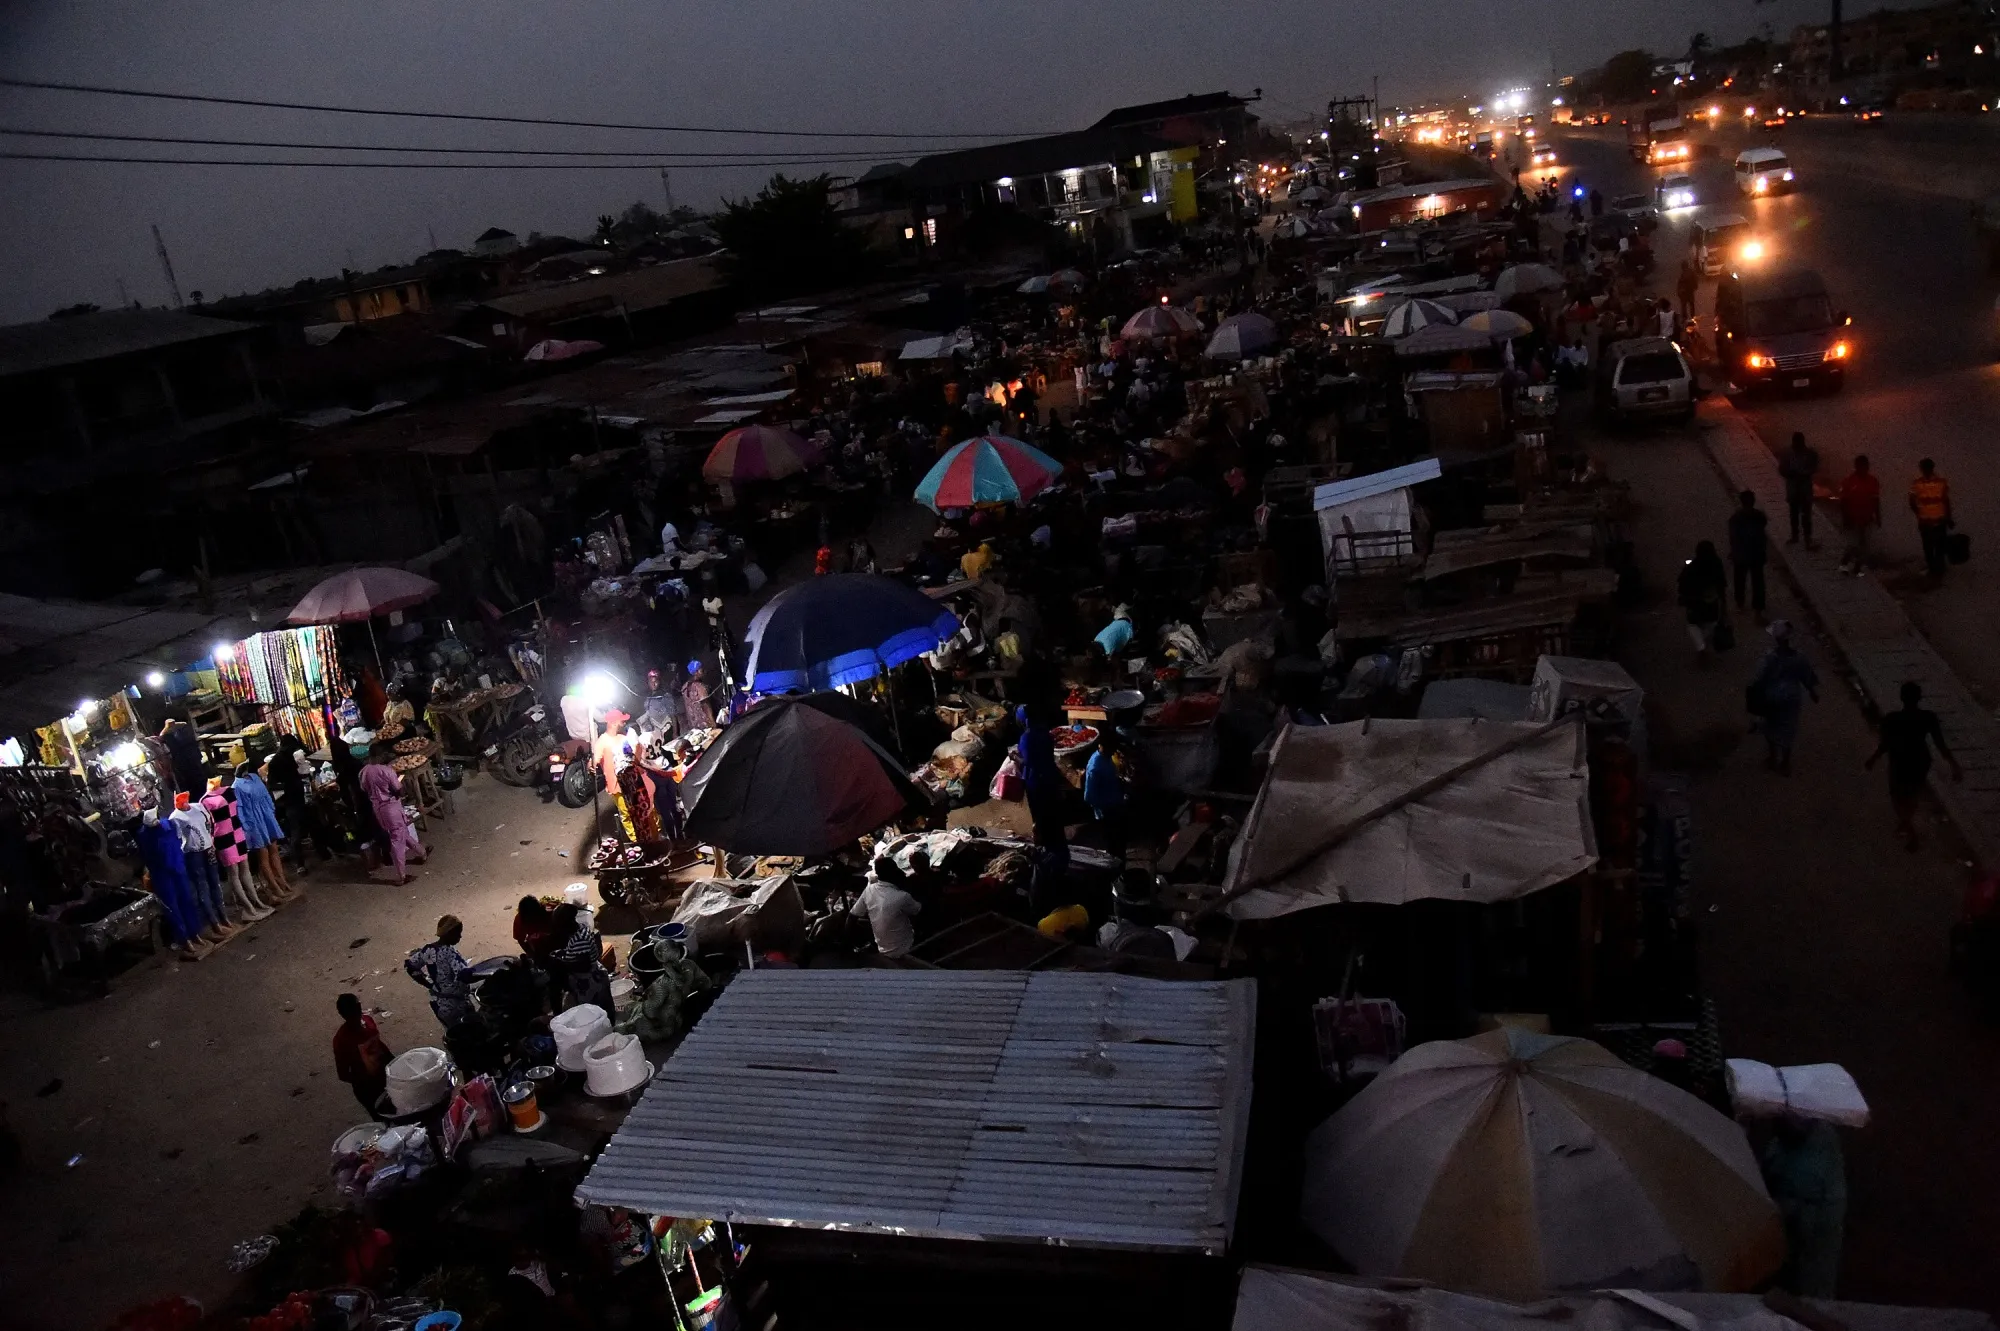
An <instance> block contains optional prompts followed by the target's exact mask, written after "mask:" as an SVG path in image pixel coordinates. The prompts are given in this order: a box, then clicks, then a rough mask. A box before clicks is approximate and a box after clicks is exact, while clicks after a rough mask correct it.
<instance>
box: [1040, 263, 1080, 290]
mask: <svg viewBox="0 0 2000 1331" xmlns="http://www.w3.org/2000/svg"><path fill="white" fill-rule="evenodd" d="M1089 283H1090V279H1089V278H1087V277H1085V276H1084V275H1083V274H1082V273H1080V272H1078V271H1077V270H1076V269H1074V268H1058V269H1056V270H1055V271H1054V272H1053V273H1050V274H1049V285H1050V286H1052V287H1066V288H1068V289H1069V290H1071V291H1075V290H1078V289H1080V288H1082V287H1085V286H1088V285H1089Z"/></svg>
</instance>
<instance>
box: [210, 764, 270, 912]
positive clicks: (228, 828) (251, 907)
mask: <svg viewBox="0 0 2000 1331" xmlns="http://www.w3.org/2000/svg"><path fill="white" fill-rule="evenodd" d="M201 807H202V808H203V810H205V811H206V812H207V814H208V817H209V826H210V828H211V832H212V835H213V837H214V850H215V863H216V865H217V867H218V868H219V869H220V870H221V873H222V877H223V880H224V881H225V882H226V883H227V884H228V886H229V890H230V891H231V892H232V893H234V894H235V897H236V902H237V904H238V905H239V906H241V907H242V909H243V913H244V914H245V915H247V916H249V917H250V918H251V919H253V920H261V919H263V918H264V917H265V916H267V915H269V914H270V913H271V907H269V906H267V905H265V904H264V902H263V900H262V899H261V898H259V897H258V895H257V889H256V886H255V884H254V883H253V882H252V881H251V878H250V862H249V857H248V855H247V854H246V852H245V851H244V848H243V829H242V828H241V827H239V826H237V823H236V793H235V790H234V789H233V788H232V787H230V786H225V785H223V784H222V778H221V777H219V776H218V777H211V778H210V779H209V782H208V793H207V794H206V795H204V796H202V797H201Z"/></svg>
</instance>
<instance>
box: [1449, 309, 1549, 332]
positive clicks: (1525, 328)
mask: <svg viewBox="0 0 2000 1331" xmlns="http://www.w3.org/2000/svg"><path fill="white" fill-rule="evenodd" d="M1458 326H1459V327H1460V328H1469V329H1471V330H1472V331H1474V332H1476V333H1486V334H1488V335H1490V336H1492V337H1496V338H1500V337H1507V338H1514V337H1520V336H1522V335H1523V334H1526V333H1532V332H1534V331H1535V326H1534V325H1533V324H1531V323H1529V322H1528V321H1527V320H1526V319H1524V318H1522V317H1521V316H1520V315H1518V314H1516V313H1514V311H1512V310H1480V311H1478V312H1477V313H1475V314H1468V315H1466V316H1465V318H1463V319H1461V320H1460V321H1459V324H1458Z"/></svg>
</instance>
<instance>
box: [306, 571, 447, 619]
mask: <svg viewBox="0 0 2000 1331" xmlns="http://www.w3.org/2000/svg"><path fill="white" fill-rule="evenodd" d="M437 594H438V585H437V584H436V583H435V582H432V581H431V580H430V579H429V578H425V577H420V576H418V575H417V574H415V573H407V572H405V571H403V570H402V569H399V568H351V569H349V570H347V572H345V573H336V574H334V575H333V576H332V577H330V578H328V579H327V580H326V581H325V582H322V583H320V584H319V585H318V586H316V587H314V588H313V589H312V590H311V591H309V592H307V593H306V594H305V596H304V597H302V598H301V599H300V601H299V603H298V604H297V605H295V606H293V607H292V613H291V614H290V615H288V616H287V617H286V618H287V620H288V622H290V623H293V624H354V623H359V622H361V621H363V620H367V619H373V618H374V617H375V616H376V615H386V614H388V613H389V612H390V611H392V610H407V609H409V608H410V607H411V606H413V605H420V604H422V603H423V602H425V601H428V600H430V599H431V597H433V596H436V595H437Z"/></svg>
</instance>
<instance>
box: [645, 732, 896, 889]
mask: <svg viewBox="0 0 2000 1331" xmlns="http://www.w3.org/2000/svg"><path fill="white" fill-rule="evenodd" d="M680 797H681V803H682V804H683V805H684V806H685V807H686V809H687V834H688V835H689V836H690V837H693V838H695V839H697V840H700V841H706V842H708V843H709V844H711V845H716V846H720V847H722V848H723V849H724V850H728V851H734V852H737V853H739V854H745V855H824V854H827V853H828V852H830V851H834V850H838V849H840V848H841V847H842V846H845V845H847V844H848V843H849V842H851V841H853V840H854V839H855V838H856V837H859V836H862V835H865V834H866V833H869V832H873V831H874V830H876V829H877V828H879V827H881V826H882V824H884V823H886V822H888V821H890V820H891V819H893V818H895V817H896V816H897V815H898V814H900V813H902V812H903V810H904V809H906V808H907V807H909V805H910V804H911V803H912V802H921V796H920V795H919V793H918V791H917V789H916V787H915V786H913V785H912V784H911V782H910V780H909V778H907V777H906V776H904V775H903V773H902V770H901V767H900V765H899V764H898V763H897V761H896V759H895V758H894V757H892V756H891V755H890V754H889V751H888V750H886V749H884V748H883V747H882V746H881V745H879V744H877V743H876V742H875V741H874V740H872V739H869V738H868V736H866V735H865V734H863V733H862V732H861V731H860V730H858V729H856V728H855V727H854V726H852V725H850V724H848V723H847V722H845V721H841V720H837V719H835V718H834V717H832V716H829V715H827V713H826V712H825V711H822V710H821V709H820V708H818V707H816V706H813V705H812V704H810V703H808V702H806V701H804V700H794V699H790V698H773V699H771V700H769V701H767V702H763V703H759V704H758V705H757V706H755V707H753V708H751V709H750V710H749V711H748V712H746V713H745V714H744V715H743V716H741V717H739V718H738V719H737V721H736V723H735V724H734V725H731V726H730V727H729V728H728V729H726V730H724V731H723V732H722V737H721V738H720V739H718V740H716V741H715V743H713V744H711V745H709V747H708V751H707V752H706V753H704V754H702V755H701V757H700V758H699V759H697V760H696V762H695V765H694V766H693V767H692V768H690V769H689V770H688V773H687V775H686V776H685V777H684V778H682V780H681V783H680Z"/></svg>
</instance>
